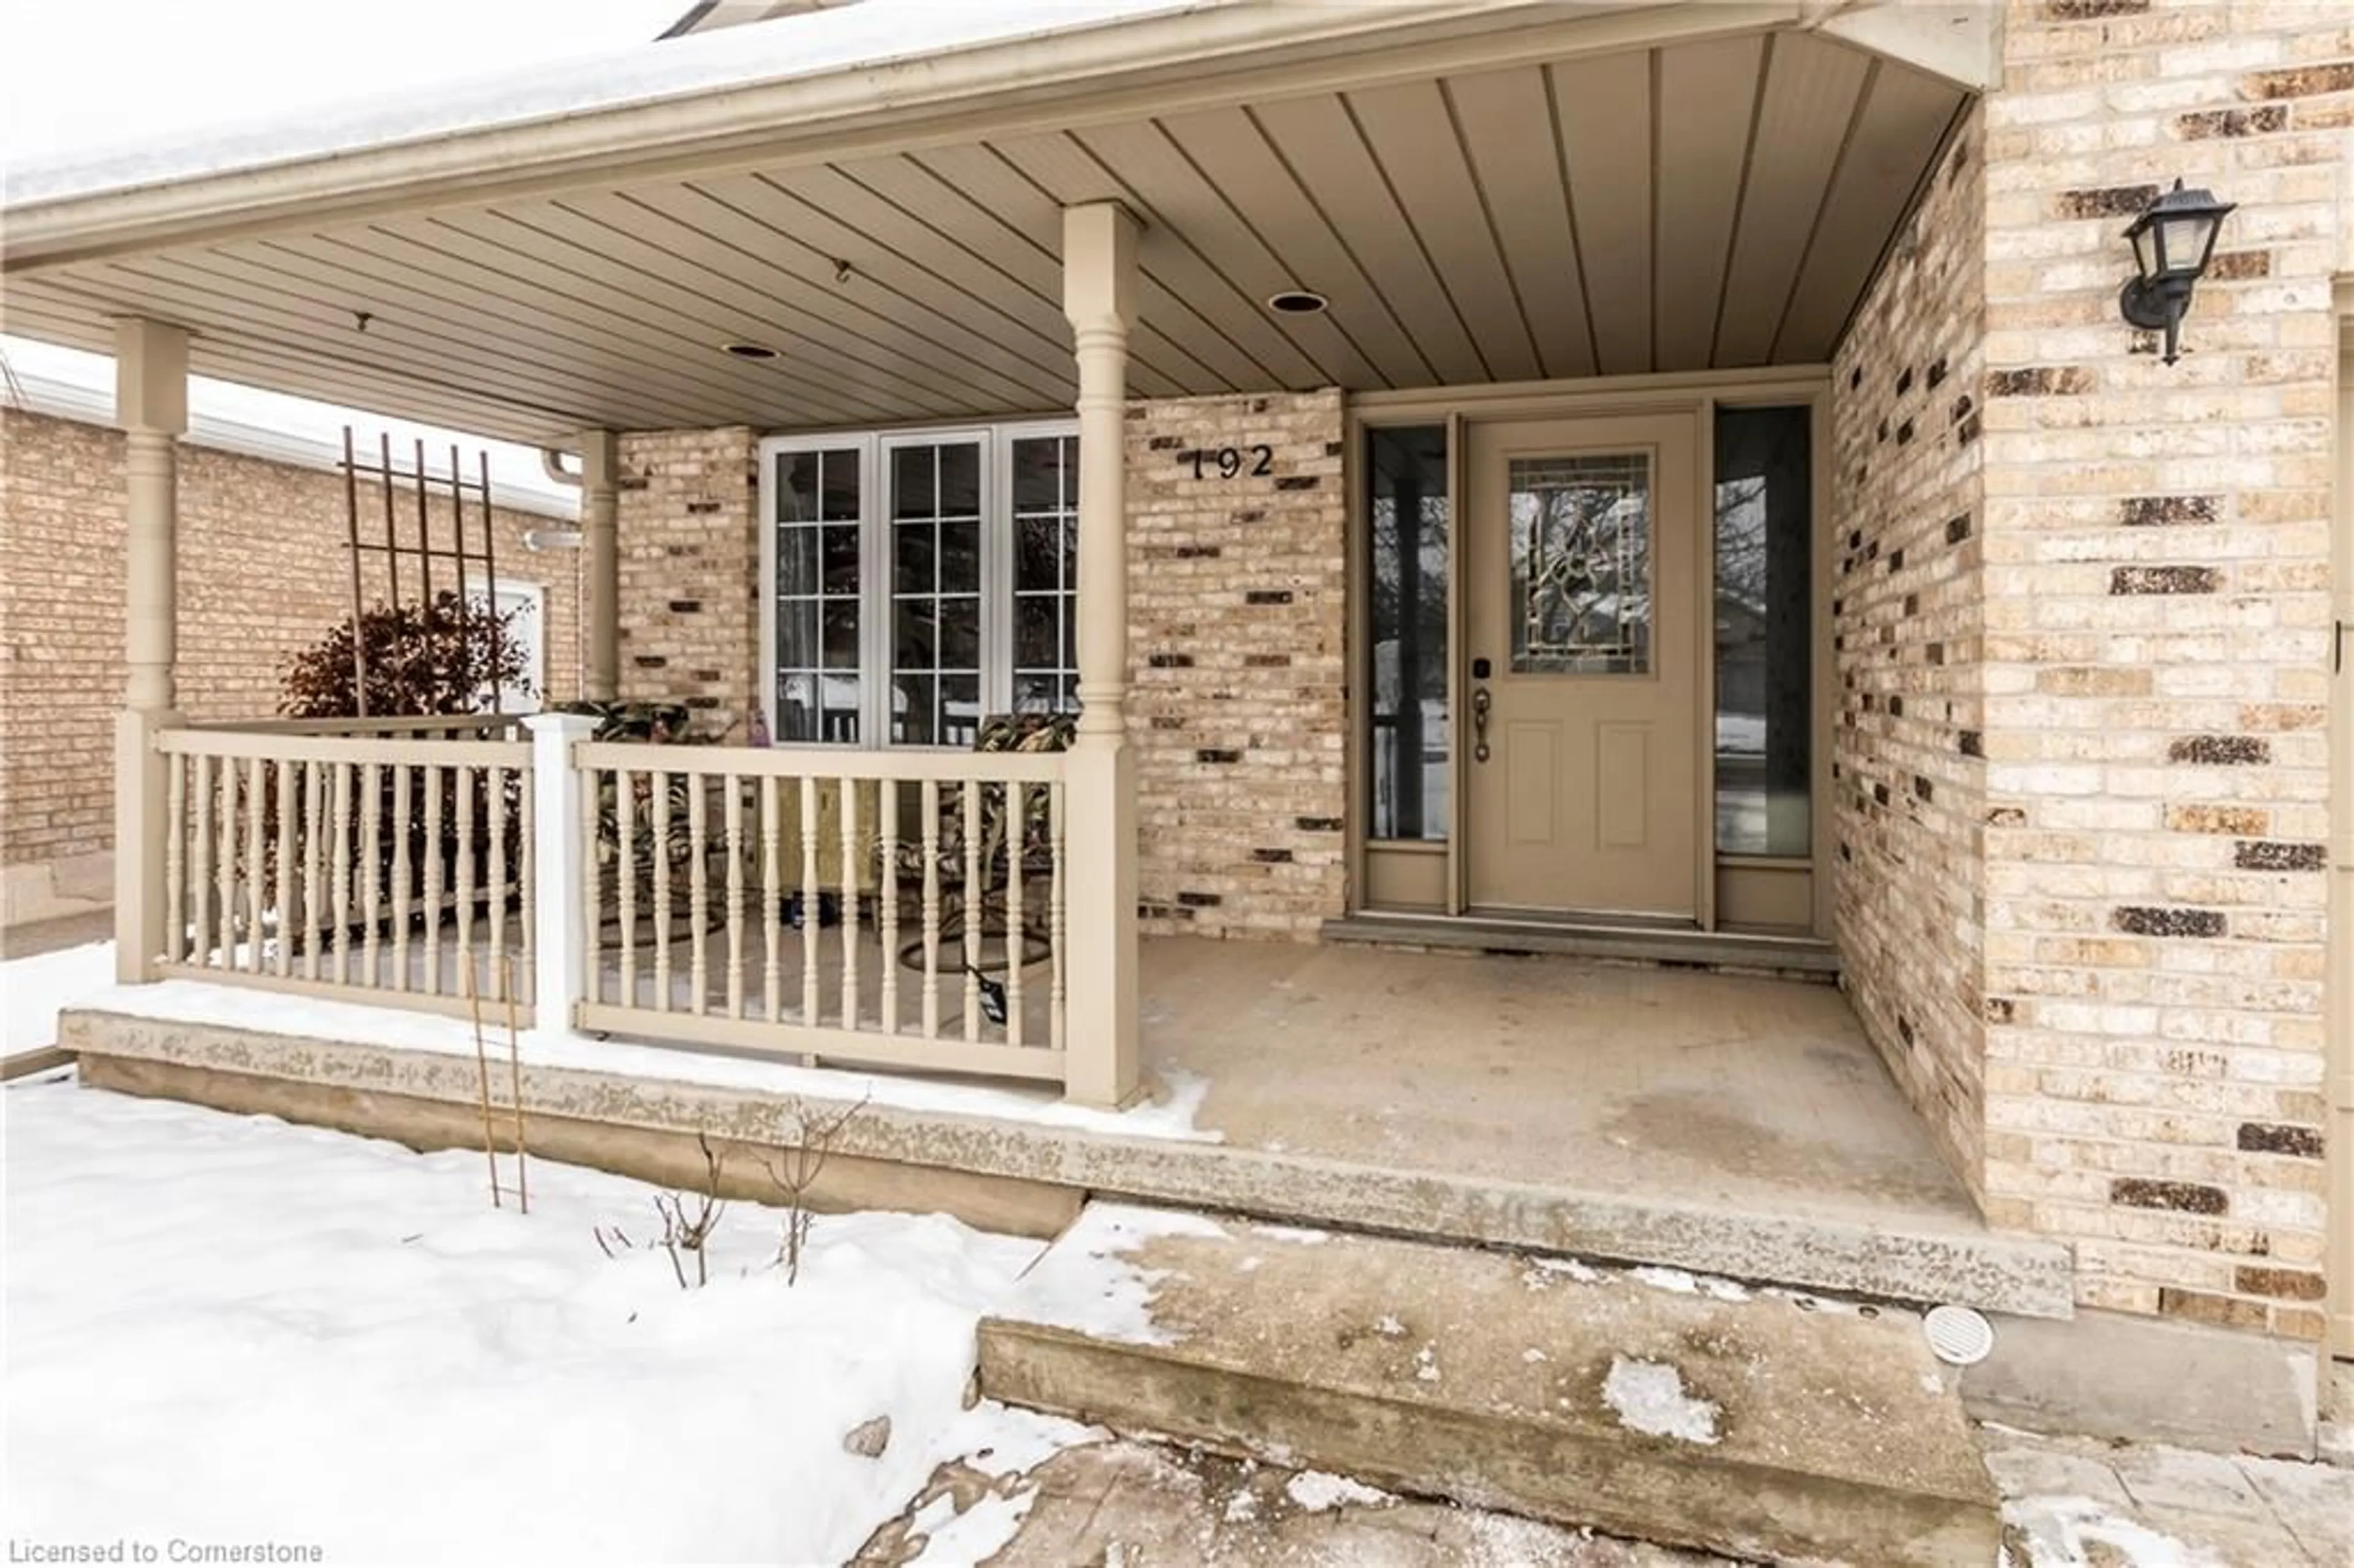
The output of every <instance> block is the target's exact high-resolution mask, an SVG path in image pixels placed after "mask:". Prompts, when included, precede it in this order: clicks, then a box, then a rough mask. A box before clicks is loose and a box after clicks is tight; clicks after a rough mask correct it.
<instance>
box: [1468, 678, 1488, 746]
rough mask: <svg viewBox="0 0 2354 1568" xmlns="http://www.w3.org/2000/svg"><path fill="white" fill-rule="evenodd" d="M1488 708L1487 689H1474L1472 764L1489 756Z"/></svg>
mask: <svg viewBox="0 0 2354 1568" xmlns="http://www.w3.org/2000/svg"><path fill="white" fill-rule="evenodd" d="M1489 706H1490V702H1489V697H1488V688H1487V687H1485V686H1478V687H1474V688H1473V689H1472V693H1471V738H1472V744H1471V760H1472V761H1474V762H1485V761H1487V760H1488V758H1489V755H1490V753H1489V750H1488V708H1489Z"/></svg>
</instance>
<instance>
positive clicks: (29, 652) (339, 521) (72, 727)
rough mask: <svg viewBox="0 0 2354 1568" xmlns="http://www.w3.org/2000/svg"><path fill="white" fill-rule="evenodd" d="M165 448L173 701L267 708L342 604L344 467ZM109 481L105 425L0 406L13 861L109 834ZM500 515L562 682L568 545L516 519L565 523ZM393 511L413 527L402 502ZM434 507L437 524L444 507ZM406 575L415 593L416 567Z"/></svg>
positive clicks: (216, 713)
mask: <svg viewBox="0 0 2354 1568" xmlns="http://www.w3.org/2000/svg"><path fill="white" fill-rule="evenodd" d="M179 457H180V524H181V532H180V537H179V590H180V591H179V599H180V706H181V709H182V711H183V712H184V713H186V715H188V716H189V717H191V718H198V719H220V718H234V717H239V716H244V715H267V714H270V713H274V712H275V711H276V710H277V707H278V700H279V678H280V674H281V671H282V669H283V667H284V665H285V662H286V661H287V659H288V658H289V657H290V656H291V655H292V654H293V653H294V652H297V651H298V650H300V649H301V648H302V647H304V646H306V645H308V644H309V643H311V642H313V641H316V640H317V638H318V637H319V636H321V635H322V634H323V632H324V631H326V630H327V629H328V628H329V627H330V626H332V625H334V623H335V622H336V621H338V620H342V619H343V618H344V617H345V616H346V615H348V614H349V613H350V609H351V588H350V576H349V573H350V557H349V556H348V554H347V553H346V537H347V534H346V527H345V490H344V481H343V478H342V476H341V474H339V473H337V472H334V471H328V470H323V469H314V468H308V467H302V466H300V465H296V464H292V463H284V462H272V461H265V460H263V459H260V458H256V457H249V456H245V455H243V454H240V453H235V452H227V451H221V450H216V449H213V448H207V447H200V446H193V445H189V444H186V443H183V444H182V445H181V447H180V451H179ZM122 493H123V481H122V435H121V434H120V433H119V432H117V431H114V430H111V429H106V428H104V427H101V426H96V425H87V424H81V423H79V422H76V421H72V420H67V419H60V418H49V417H48V416H45V415H38V414H30V413H26V412H24V411H22V410H18V409H13V408H12V409H5V410H0V634H5V641H0V799H5V810H0V864H5V865H6V866H8V867H10V868H12V869H15V868H19V867H27V866H37V865H41V864H45V863H56V862H66V861H71V860H76V859H79V858H81V857H86V856H90V855H94V854H99V853H103V852H105V851H107V850H108V849H110V848H111V845H112V842H113V821H112V814H113V793H112V790H113V785H112V775H113V749H112V748H113V725H114V715H115V712H116V711H117V709H118V708H119V707H120V706H121V704H122V682H123V664H122V618H123V609H122V605H123V563H122V537H123V535H122ZM408 505H409V506H410V507H411V508H413V506H414V499H413V493H410V497H409V500H408ZM445 506H446V503H445ZM496 517H497V522H498V527H499V533H498V546H497V547H498V571H499V575H500V576H501V577H512V578H517V579H525V580H530V581H535V582H539V583H541V584H543V585H545V586H546V588H547V600H546V614H547V625H546V652H547V674H548V683H549V686H550V687H551V689H552V690H553V691H554V693H555V694H557V695H558V696H568V695H570V694H572V692H573V691H574V690H575V689H576V686H575V675H576V672H577V670H578V661H579V652H578V590H577V587H576V583H575V577H576V575H577V573H578V558H577V554H576V553H575V552H572V551H563V552H551V553H548V554H545V555H533V554H530V553H528V552H526V551H525V549H524V547H523V533H524V531H525V529H527V528H546V527H550V526H560V525H561V524H558V523H556V522H554V521H552V520H551V519H549V518H546V517H543V516H539V515H537V514H530V513H522V512H514V511H509V510H507V509H504V508H501V509H499V511H498V512H497V514H496ZM402 520H403V522H404V523H405V524H407V525H408V527H409V528H410V530H411V534H410V535H408V536H412V537H413V530H414V526H415V523H414V513H413V511H410V512H407V513H404V514H402ZM436 524H437V526H438V527H440V529H442V530H443V532H442V533H441V534H440V535H438V536H439V537H440V539H442V540H443V541H444V542H446V540H447V536H448V535H447V532H446V531H447V529H448V526H449V524H448V516H447V513H446V511H445V512H443V513H442V514H439V515H437V518H436ZM374 570H375V568H374V567H371V576H370V577H369V579H368V582H369V585H370V588H371V597H374V592H373V590H374V588H376V584H377V583H378V581H379V580H380V579H378V578H377V577H375V576H374ZM405 587H406V588H407V590H408V593H410V594H411V595H413V594H414V592H415V588H416V585H415V581H414V578H413V577H411V578H409V579H408V581H407V582H406V583H405Z"/></svg>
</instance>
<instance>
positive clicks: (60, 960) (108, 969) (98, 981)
mask: <svg viewBox="0 0 2354 1568" xmlns="http://www.w3.org/2000/svg"><path fill="white" fill-rule="evenodd" d="M113 984H114V944H113V943H111V942H91V943H90V944H88V945H87V946H85V947H80V948H60V949H59V950H58V951H57V952H54V953H37V954H35V955H34V956H33V957H31V958H29V959H9V960H8V961H7V962H5V963H0V1054H7V1055H14V1054H16V1053H17V1052H19V1051H36V1050H38V1049H39V1048H40V1047H42V1046H44V1045H54V1044H57V1043H58V1009H59V1008H60V1007H63V1006H65V1005H66V1004H67V1003H68V1002H72V1001H80V1000H81V999H82V998H83V997H85V996H90V995H93V994H95V993H97V992H99V991H105V990H106V989H107V988H109V987H110V986H111V985H113Z"/></svg>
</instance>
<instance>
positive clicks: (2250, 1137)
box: [2240, 1121, 2321, 1160]
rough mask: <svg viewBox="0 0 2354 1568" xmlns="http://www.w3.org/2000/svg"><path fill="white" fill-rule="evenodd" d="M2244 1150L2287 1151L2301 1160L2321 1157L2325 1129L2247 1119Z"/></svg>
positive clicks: (2242, 1127) (2242, 1129)
mask: <svg viewBox="0 0 2354 1568" xmlns="http://www.w3.org/2000/svg"><path fill="white" fill-rule="evenodd" d="M2240 1149H2241V1151H2242V1152H2243V1153H2247V1154H2286V1155H2289V1156H2291V1157H2293V1158H2295V1159H2297V1160H2318V1159H2320V1158H2321V1129H2320V1128H2317V1127H2291V1126H2288V1125H2287V1124H2285V1123H2283V1122H2271V1121H2243V1122H2242V1123H2241V1124H2240Z"/></svg>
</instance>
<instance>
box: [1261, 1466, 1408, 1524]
mask: <svg viewBox="0 0 2354 1568" xmlns="http://www.w3.org/2000/svg"><path fill="white" fill-rule="evenodd" d="M1283 1493H1284V1496H1286V1497H1288V1498H1289V1499H1291V1500H1292V1501H1293V1502H1295V1503H1297V1504H1298V1505H1299V1507H1301V1508H1303V1509H1306V1510H1308V1511H1309V1512H1310V1513H1324V1512H1327V1511H1329V1510H1332V1509H1336V1508H1340V1507H1342V1506H1343V1505H1345V1504H1350V1503H1353V1504H1355V1505H1356V1506H1358V1507H1360V1508H1368V1507H1372V1506H1374V1505H1376V1504H1380V1503H1386V1502H1391V1501H1394V1499H1392V1498H1391V1496H1390V1494H1389V1493H1387V1492H1384V1491H1379V1490H1376V1489H1374V1488H1372V1487H1369V1486H1367V1485H1365V1484H1364V1483H1363V1481H1352V1480H1351V1479H1350V1478H1348V1477H1346V1476H1335V1475H1330V1474H1327V1473H1326V1472H1325V1471H1322V1470H1302V1471H1300V1472H1299V1474H1298V1475H1296V1476H1294V1477H1292V1478H1291V1479H1290V1481H1289V1482H1288V1483H1287V1484H1286V1485H1285V1487H1284V1489H1283Z"/></svg>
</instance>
